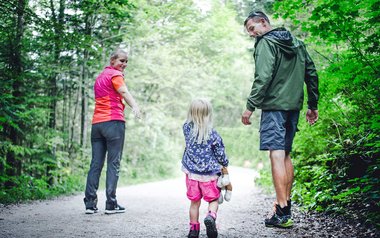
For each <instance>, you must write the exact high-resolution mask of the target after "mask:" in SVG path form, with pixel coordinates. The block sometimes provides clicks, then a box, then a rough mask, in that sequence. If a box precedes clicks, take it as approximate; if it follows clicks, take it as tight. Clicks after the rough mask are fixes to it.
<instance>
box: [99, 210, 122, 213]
mask: <svg viewBox="0 0 380 238" xmlns="http://www.w3.org/2000/svg"><path fill="white" fill-rule="evenodd" d="M124 212H125V210H106V211H105V212H104V213H105V214H116V213H124Z"/></svg>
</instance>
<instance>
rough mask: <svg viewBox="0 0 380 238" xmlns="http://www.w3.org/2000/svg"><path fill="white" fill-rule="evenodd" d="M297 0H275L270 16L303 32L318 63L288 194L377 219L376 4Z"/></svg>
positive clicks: (379, 82)
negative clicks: (316, 115) (313, 115)
mask: <svg viewBox="0 0 380 238" xmlns="http://www.w3.org/2000/svg"><path fill="white" fill-rule="evenodd" d="M300 2H302V1H299V2H294V1H282V2H278V3H276V5H275V7H276V12H277V15H278V16H282V17H284V18H288V19H291V20H292V21H293V23H295V24H297V25H298V26H299V27H301V28H302V30H303V31H307V32H308V33H310V35H309V37H307V38H306V40H307V41H308V42H309V50H311V52H312V54H313V55H314V56H315V58H316V59H317V60H318V61H316V63H317V65H320V67H319V68H320V70H319V75H320V93H321V98H320V103H319V112H320V121H319V122H318V124H317V125H315V126H313V127H309V126H307V125H306V123H305V122H302V123H301V125H300V129H301V132H300V133H299V135H298V136H297V137H296V145H295V151H296V156H295V159H294V161H296V166H295V168H296V181H295V191H294V198H295V199H296V200H297V201H298V202H300V203H302V204H304V205H305V207H306V208H308V209H315V210H317V211H327V212H334V213H341V214H344V215H347V216H349V217H351V218H359V219H361V220H364V221H366V222H368V223H372V224H375V225H377V226H378V225H379V224H380V216H379V213H378V211H379V205H380V193H379V191H380V190H379V167H380V163H379V162H380V161H379V155H380V147H379V141H380V140H379V139H380V138H379V135H380V127H379V116H378V115H379V112H380V107H379V102H380V93H379V92H380V91H379V89H380V78H379V71H378V69H379V66H380V62H379V61H378V56H379V43H380V42H379V38H378V37H376V35H377V36H378V34H379V29H380V27H379V24H380V23H379V21H378V18H379V14H378V13H379V11H380V4H379V2H378V1H372V0H365V1H330V0H325V1H306V2H303V3H304V4H299V3H300ZM301 5H302V7H301ZM316 53H317V54H316Z"/></svg>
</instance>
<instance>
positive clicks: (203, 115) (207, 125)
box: [187, 98, 212, 144]
mask: <svg viewBox="0 0 380 238" xmlns="http://www.w3.org/2000/svg"><path fill="white" fill-rule="evenodd" d="M187 122H188V123H190V122H192V123H193V128H192V131H191V137H192V138H195V140H196V141H197V143H198V144H201V143H206V141H207V140H208V139H209V138H210V134H211V131H212V106H211V103H210V101H208V100H207V99H203V98H200V99H194V100H193V101H192V102H191V104H190V107H189V111H188V113H187Z"/></svg>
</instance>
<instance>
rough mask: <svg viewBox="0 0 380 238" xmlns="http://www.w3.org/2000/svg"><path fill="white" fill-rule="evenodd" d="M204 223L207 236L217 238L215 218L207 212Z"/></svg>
mask: <svg viewBox="0 0 380 238" xmlns="http://www.w3.org/2000/svg"><path fill="white" fill-rule="evenodd" d="M204 223H205V226H206V232H207V237H208V238H217V237H218V230H217V229H216V224H215V219H214V218H213V217H212V216H211V215H210V214H208V215H207V216H206V218H205V219H204Z"/></svg>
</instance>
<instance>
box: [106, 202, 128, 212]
mask: <svg viewBox="0 0 380 238" xmlns="http://www.w3.org/2000/svg"><path fill="white" fill-rule="evenodd" d="M123 212H125V208H124V207H122V206H120V205H119V204H115V205H110V204H107V205H106V211H105V213H106V214H115V213H123Z"/></svg>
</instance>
